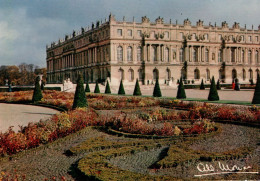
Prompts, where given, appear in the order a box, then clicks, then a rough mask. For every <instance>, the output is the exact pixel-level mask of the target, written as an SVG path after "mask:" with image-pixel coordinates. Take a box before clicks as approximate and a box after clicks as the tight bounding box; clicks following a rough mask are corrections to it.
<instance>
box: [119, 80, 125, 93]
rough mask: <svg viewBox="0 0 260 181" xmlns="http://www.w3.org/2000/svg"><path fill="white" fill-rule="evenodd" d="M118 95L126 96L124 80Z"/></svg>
mask: <svg viewBox="0 0 260 181" xmlns="http://www.w3.org/2000/svg"><path fill="white" fill-rule="evenodd" d="M118 94H119V95H125V89H124V85H123V80H121V82H120V86H119V89H118Z"/></svg>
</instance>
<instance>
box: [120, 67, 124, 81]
mask: <svg viewBox="0 0 260 181" xmlns="http://www.w3.org/2000/svg"><path fill="white" fill-rule="evenodd" d="M119 75H120V80H124V79H125V72H124V70H123V69H122V68H120V69H119Z"/></svg>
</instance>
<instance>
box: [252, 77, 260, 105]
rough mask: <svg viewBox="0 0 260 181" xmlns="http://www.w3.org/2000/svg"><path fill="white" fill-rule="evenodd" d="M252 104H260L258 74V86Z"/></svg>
mask: <svg viewBox="0 0 260 181" xmlns="http://www.w3.org/2000/svg"><path fill="white" fill-rule="evenodd" d="M252 104H260V76H259V74H257V80H256V86H255V92H254V97H253V100H252Z"/></svg>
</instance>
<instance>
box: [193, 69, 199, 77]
mask: <svg viewBox="0 0 260 181" xmlns="http://www.w3.org/2000/svg"><path fill="white" fill-rule="evenodd" d="M194 79H200V71H199V69H197V68H196V69H195V70H194Z"/></svg>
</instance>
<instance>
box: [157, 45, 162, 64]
mask: <svg viewBox="0 0 260 181" xmlns="http://www.w3.org/2000/svg"><path fill="white" fill-rule="evenodd" d="M156 51H157V55H156V56H157V57H156V60H157V62H159V61H160V57H161V51H160V45H158V46H157V47H156Z"/></svg>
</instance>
